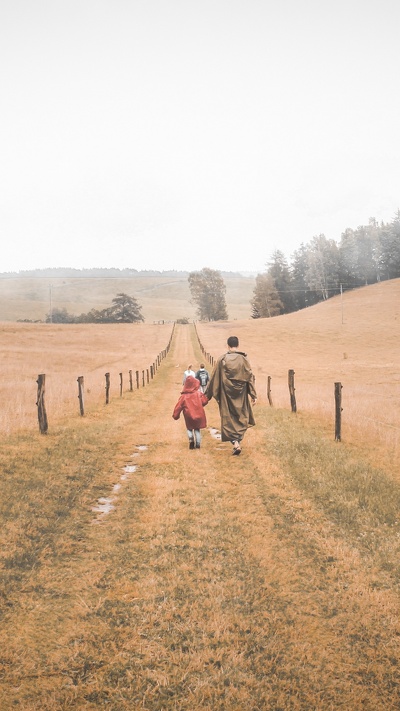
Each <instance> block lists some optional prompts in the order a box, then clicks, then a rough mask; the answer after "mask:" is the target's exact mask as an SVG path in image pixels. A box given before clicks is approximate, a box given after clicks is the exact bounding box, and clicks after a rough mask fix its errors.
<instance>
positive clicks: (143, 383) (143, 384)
mask: <svg viewBox="0 0 400 711" xmlns="http://www.w3.org/2000/svg"><path fill="white" fill-rule="evenodd" d="M144 386H145V382H144V370H142V387H143V388H144Z"/></svg>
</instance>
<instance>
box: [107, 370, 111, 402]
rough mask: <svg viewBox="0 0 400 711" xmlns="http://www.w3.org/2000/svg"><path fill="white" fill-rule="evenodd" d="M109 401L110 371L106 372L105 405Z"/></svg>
mask: <svg viewBox="0 0 400 711" xmlns="http://www.w3.org/2000/svg"><path fill="white" fill-rule="evenodd" d="M109 402H110V373H106V405H108V403H109Z"/></svg>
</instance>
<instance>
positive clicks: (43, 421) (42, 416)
mask: <svg viewBox="0 0 400 711" xmlns="http://www.w3.org/2000/svg"><path fill="white" fill-rule="evenodd" d="M45 381H46V376H45V374H44V373H42V374H41V375H38V379H37V381H36V382H37V386H38V389H37V402H36V405H37V408H38V420H39V431H40V434H47V430H48V429H49V425H48V422H47V414H46V407H45V404H44V393H45Z"/></svg>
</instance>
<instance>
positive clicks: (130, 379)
mask: <svg viewBox="0 0 400 711" xmlns="http://www.w3.org/2000/svg"><path fill="white" fill-rule="evenodd" d="M129 390H130V391H131V392H132V390H133V382H132V371H131V370H130V371H129Z"/></svg>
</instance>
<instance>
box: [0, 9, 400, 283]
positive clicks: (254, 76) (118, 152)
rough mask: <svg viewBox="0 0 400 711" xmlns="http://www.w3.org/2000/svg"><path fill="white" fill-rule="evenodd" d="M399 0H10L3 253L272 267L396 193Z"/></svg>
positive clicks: (1, 185) (0, 137)
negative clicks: (276, 259) (275, 259)
mask: <svg viewBox="0 0 400 711" xmlns="http://www.w3.org/2000/svg"><path fill="white" fill-rule="evenodd" d="M399 23H400V3H399V2H398V0H329V1H327V0H273V1H272V0H201V1H200V0H1V2H0V65H1V78H0V92H1V100H2V101H1V103H2V107H1V111H0V123H1V130H0V149H1V155H0V236H1V253H0V272H3V271H12V270H17V271H18V270H23V269H32V268H37V267H39V268H40V267H54V266H70V267H76V268H81V267H120V268H124V267H130V268H136V269H159V270H165V269H188V270H193V269H201V268H202V267H204V266H207V267H211V268H213V269H221V270H228V271H236V270H239V271H243V270H246V271H263V270H264V267H265V264H266V262H267V261H268V259H269V257H270V256H271V253H272V252H273V250H275V249H281V250H282V251H283V252H284V253H285V254H286V256H287V257H288V258H289V257H290V255H291V254H292V253H293V251H294V250H295V249H297V248H298V247H299V246H300V244H301V243H302V242H305V243H307V242H309V241H310V240H311V239H312V237H313V236H314V235H316V234H320V233H324V234H325V235H326V236H327V237H328V238H333V239H335V240H337V241H339V239H340V235H341V233H342V232H343V231H344V230H345V229H346V228H347V227H352V228H356V227H357V226H358V225H361V224H367V223H368V219H369V217H372V216H373V217H376V218H377V219H378V220H384V221H390V220H391V219H392V218H393V216H394V213H395V211H396V210H397V209H398V208H399V207H400V166H399V155H400V95H399V69H400V42H399V26H400V24H399Z"/></svg>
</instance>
